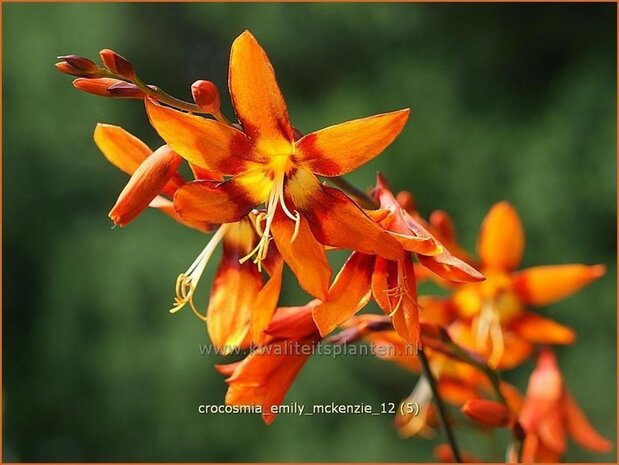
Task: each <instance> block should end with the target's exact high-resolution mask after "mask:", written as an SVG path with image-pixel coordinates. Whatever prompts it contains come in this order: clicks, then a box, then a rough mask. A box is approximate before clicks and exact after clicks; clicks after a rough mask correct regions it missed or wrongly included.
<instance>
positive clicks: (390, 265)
mask: <svg viewBox="0 0 619 465" xmlns="http://www.w3.org/2000/svg"><path fill="white" fill-rule="evenodd" d="M373 194H374V198H375V199H376V201H377V202H378V203H379V205H380V209H379V210H378V211H376V212H374V213H372V214H373V215H374V217H375V220H376V221H378V223H379V224H380V226H381V227H382V228H383V229H384V230H385V231H387V232H388V233H389V235H390V236H391V237H393V238H395V239H396V240H397V241H398V242H399V243H400V244H401V245H402V247H403V248H404V250H405V251H406V253H405V254H404V256H403V257H401V258H399V259H397V260H392V259H388V258H385V257H381V256H373V255H367V254H363V253H360V252H353V253H352V255H351V256H350V258H349V259H348V261H347V262H346V264H345V265H344V267H343V268H342V270H341V271H340V273H339V274H338V276H337V277H336V278H335V281H334V283H333V286H331V289H330V290H329V294H328V296H327V299H326V301H325V302H324V303H323V304H321V305H319V306H317V307H316V308H315V309H314V312H313V314H314V320H315V321H316V325H317V326H318V328H319V329H320V333H321V334H322V335H326V334H328V333H330V332H331V331H332V330H333V329H335V327H337V326H338V325H340V324H341V323H343V322H345V321H346V320H348V319H349V318H350V317H352V316H353V315H354V314H355V313H357V312H358V311H359V310H360V309H361V308H363V307H364V306H365V305H366V304H367V303H368V301H369V299H370V296H373V297H374V300H375V301H376V303H377V304H378V305H379V307H380V308H381V309H382V310H383V311H384V312H385V313H386V314H388V315H389V316H390V317H391V319H392V322H393V326H394V328H395V330H396V331H397V332H398V334H399V335H400V336H402V337H403V338H404V339H405V340H406V341H408V342H409V343H410V344H412V345H413V346H415V347H416V346H417V344H418V341H419V306H418V304H417V284H416V280H415V270H414V267H413V261H412V260H413V255H412V254H413V253H414V254H416V256H417V257H418V258H419V261H420V263H421V264H423V265H424V266H426V267H428V268H429V269H431V270H432V271H434V272H435V273H437V274H439V275H440V276H442V277H444V278H445V279H449V280H453V281H479V280H483V279H484V277H483V276H482V275H481V274H480V273H479V272H478V271H477V270H475V269H474V268H473V267H471V266H469V265H468V264H466V263H464V262H463V261H461V260H459V259H457V258H456V257H454V256H453V255H451V254H450V253H449V251H448V250H447V249H445V247H443V246H442V245H441V243H440V242H438V240H436V239H435V238H434V237H433V236H432V235H431V234H430V233H429V232H428V231H427V230H426V229H425V228H423V227H422V226H421V225H420V224H419V223H418V222H417V221H415V219H414V218H412V217H411V216H410V215H409V214H408V213H407V212H406V211H405V210H404V209H403V208H401V207H400V205H399V203H398V202H397V200H396V198H395V197H394V196H393V194H392V193H391V191H390V190H389V187H388V186H387V182H386V181H385V179H384V178H383V177H382V175H379V176H378V179H377V185H376V188H375V189H374V193H373Z"/></svg>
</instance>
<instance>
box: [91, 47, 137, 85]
mask: <svg viewBox="0 0 619 465" xmlns="http://www.w3.org/2000/svg"><path fill="white" fill-rule="evenodd" d="M99 56H100V57H101V61H102V62H103V66H105V67H106V68H107V69H108V70H110V71H111V72H112V73H114V74H116V75H117V76H120V77H122V78H124V79H127V80H129V81H133V80H135V79H136V78H137V75H136V73H135V69H133V65H132V64H131V63H129V62H128V61H127V60H126V59H124V58H123V57H122V56H120V55H119V54H118V53H116V52H115V51H114V50H110V49H108V48H104V49H103V50H101V51H100V52H99Z"/></svg>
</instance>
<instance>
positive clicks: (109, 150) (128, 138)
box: [93, 123, 153, 176]
mask: <svg viewBox="0 0 619 465" xmlns="http://www.w3.org/2000/svg"><path fill="white" fill-rule="evenodd" d="M93 137H94V140H95V143H96V144H97V147H99V150H101V152H103V155H104V156H105V158H107V160H108V161H109V162H110V163H111V164H112V165H114V166H115V167H116V168H118V169H119V170H121V171H124V172H125V173H127V174H128V175H129V176H131V175H132V174H133V172H134V171H135V170H137V169H138V166H140V164H141V163H142V162H143V161H144V160H146V157H148V156H149V155H150V154H151V153H153V151H152V150H151V149H150V148H149V147H148V145H146V144H145V143H144V142H142V141H141V140H140V139H138V138H137V137H135V136H134V135H132V134H130V133H129V132H127V131H125V130H124V129H123V128H121V127H120V126H114V125H111V124H103V123H99V124H97V127H96V128H95V132H94V135H93Z"/></svg>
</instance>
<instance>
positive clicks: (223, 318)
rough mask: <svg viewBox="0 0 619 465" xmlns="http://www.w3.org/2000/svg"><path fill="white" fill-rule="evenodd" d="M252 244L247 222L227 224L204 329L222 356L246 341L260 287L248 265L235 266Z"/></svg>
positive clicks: (252, 267)
mask: <svg viewBox="0 0 619 465" xmlns="http://www.w3.org/2000/svg"><path fill="white" fill-rule="evenodd" d="M255 242H256V236H255V232H254V230H253V226H252V225H251V223H250V222H249V221H241V222H238V223H235V224H231V225H229V229H228V231H226V235H225V236H224V244H223V256H222V259H221V262H220V263H219V267H218V268H217V272H216V274H215V280H214V281H213V286H212V288H211V297H210V301H209V305H208V310H207V312H206V315H207V327H208V333H209V336H210V338H211V342H212V343H213V345H214V346H215V347H217V348H218V350H220V351H221V352H222V353H223V354H227V353H230V352H232V351H233V350H234V349H235V348H237V347H241V346H242V345H243V344H244V342H245V341H246V339H247V337H248V334H249V330H250V323H251V317H252V310H253V308H254V303H255V302H256V298H257V296H258V294H259V292H260V288H261V287H262V276H261V274H260V272H259V271H258V268H256V266H255V265H253V264H252V263H250V262H245V263H243V264H241V263H239V259H240V258H242V257H244V256H245V255H247V254H248V253H249V252H250V251H251V249H252V248H253V246H254V245H255Z"/></svg>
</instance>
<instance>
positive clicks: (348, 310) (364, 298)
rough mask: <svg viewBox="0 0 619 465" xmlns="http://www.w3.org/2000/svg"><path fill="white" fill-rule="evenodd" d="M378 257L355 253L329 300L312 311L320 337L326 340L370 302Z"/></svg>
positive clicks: (340, 275)
mask: <svg viewBox="0 0 619 465" xmlns="http://www.w3.org/2000/svg"><path fill="white" fill-rule="evenodd" d="M373 268H374V256H372V255H365V254H362V253H359V252H353V253H352V254H351V255H350V257H349V258H348V260H346V263H344V266H343V267H342V269H341V270H340V272H339V273H338V275H337V276H336V277H335V281H334V282H333V285H332V286H331V289H329V295H328V296H327V300H326V301H325V302H324V303H322V304H320V305H318V306H317V307H315V308H314V309H313V310H312V315H313V317H314V322H315V323H316V326H318V329H319V330H320V334H321V335H322V336H326V335H327V334H329V333H330V332H331V331H333V330H334V329H335V328H336V326H338V325H339V324H341V323H344V322H345V321H346V320H348V319H349V318H350V317H352V316H353V315H354V314H355V313H357V312H358V311H359V310H361V309H362V308H363V307H364V306H365V305H366V304H367V303H368V301H369V300H370V295H371V292H370V291H371V290H370V285H371V278H372V270H373Z"/></svg>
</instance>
